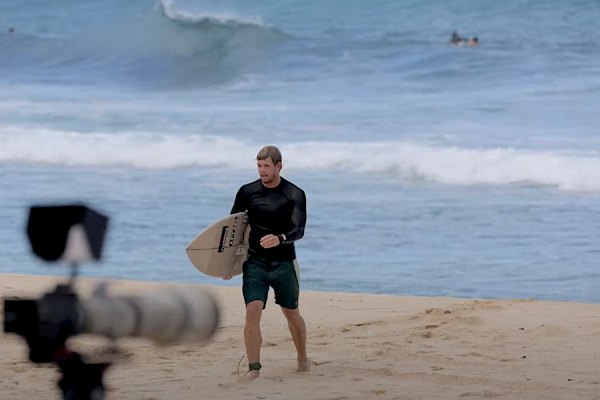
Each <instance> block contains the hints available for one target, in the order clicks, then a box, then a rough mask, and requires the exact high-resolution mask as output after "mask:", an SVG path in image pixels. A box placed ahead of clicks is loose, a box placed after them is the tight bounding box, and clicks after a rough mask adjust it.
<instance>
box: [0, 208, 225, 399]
mask: <svg viewBox="0 0 600 400" xmlns="http://www.w3.org/2000/svg"><path fill="white" fill-rule="evenodd" d="M108 220H109V219H108V217H106V216H104V215H103V214H101V213H99V212H97V211H94V210H92V209H90V208H88V207H87V206H85V205H81V204H74V205H52V206H33V207H31V209H30V213H29V220H28V223H27V236H28V237H29V241H30V243H31V248H32V251H33V253H34V254H36V255H37V256H38V257H40V258H41V259H43V260H45V261H48V262H61V261H62V262H65V263H68V264H70V266H71V278H70V280H69V281H68V282H66V283H64V284H59V285H57V286H56V287H55V288H54V290H52V291H50V292H48V293H45V294H43V295H42V296H41V297H40V298H38V299H4V331H5V332H9V333H15V334H18V335H20V336H22V337H24V338H25V340H26V341H27V344H28V346H29V359H30V360H31V361H33V362H35V363H49V362H54V363H57V365H58V367H59V368H60V370H61V371H62V373H63V377H62V379H61V380H60V381H59V386H60V388H61V389H62V391H63V398H65V399H72V400H76V399H102V398H103V396H104V386H103V384H102V375H103V372H104V370H105V369H106V368H107V367H108V365H109V364H107V363H99V364H93V363H89V362H87V361H86V360H85V359H84V357H82V356H81V355H80V354H78V353H76V352H73V351H71V350H69V348H68V347H67V340H68V339H69V338H70V337H72V336H75V335H79V334H92V335H101V336H104V337H106V338H109V339H118V338H121V337H140V338H147V339H150V340H153V341H155V342H156V343H157V344H176V343H183V342H191V341H206V340H208V339H209V338H210V337H211V336H212V335H213V334H214V333H215V331H216V330H217V328H218V325H219V307H218V304H217V302H216V300H215V298H214V297H213V296H212V295H211V294H210V293H209V292H207V291H205V290H203V289H201V288H190V287H186V288H182V287H176V286H165V287H163V288H160V287H159V288H157V289H155V290H153V291H152V292H151V293H145V294H137V295H119V296H111V295H109V293H108V291H107V289H106V285H105V284H100V285H99V286H98V287H97V288H96V290H94V292H93V294H92V295H90V296H87V297H82V296H80V295H78V294H77V293H76V291H75V281H76V277H77V274H78V268H79V264H80V263H83V262H88V261H97V260H100V259H101V256H102V248H103V245H104V237H105V234H106V230H107V227H108Z"/></svg>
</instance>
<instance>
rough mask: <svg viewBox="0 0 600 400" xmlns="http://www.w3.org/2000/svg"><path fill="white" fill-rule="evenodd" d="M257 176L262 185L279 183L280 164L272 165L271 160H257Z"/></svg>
mask: <svg viewBox="0 0 600 400" xmlns="http://www.w3.org/2000/svg"><path fill="white" fill-rule="evenodd" d="M256 165H257V166H258V175H259V176H260V180H261V181H262V183H263V184H264V185H267V186H268V185H269V184H272V183H279V171H281V163H277V164H273V160H271V158H265V159H264V160H257V162H256Z"/></svg>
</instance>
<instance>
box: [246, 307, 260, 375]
mask: <svg viewBox="0 0 600 400" xmlns="http://www.w3.org/2000/svg"><path fill="white" fill-rule="evenodd" d="M263 306H264V303H263V302H262V301H261V300H254V301H251V302H250V303H248V304H247V305H246V324H245V325H244V344H245V345H246V357H248V364H254V363H260V346H261V345H262V335H261V333H260V317H261V316H262V310H263ZM259 374H260V372H259V370H258V369H256V370H251V371H249V372H248V374H247V375H246V377H247V378H249V379H255V378H257V377H258V375H259Z"/></svg>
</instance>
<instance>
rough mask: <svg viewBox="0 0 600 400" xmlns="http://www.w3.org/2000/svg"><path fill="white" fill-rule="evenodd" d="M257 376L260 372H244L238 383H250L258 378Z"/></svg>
mask: <svg viewBox="0 0 600 400" xmlns="http://www.w3.org/2000/svg"><path fill="white" fill-rule="evenodd" d="M259 376H260V371H258V370H250V371H248V372H246V373H245V374H244V375H243V376H242V377H241V378H240V381H241V382H252V381H253V380H255V379H256V378H258V377H259Z"/></svg>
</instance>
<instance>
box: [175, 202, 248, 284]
mask: <svg viewBox="0 0 600 400" xmlns="http://www.w3.org/2000/svg"><path fill="white" fill-rule="evenodd" d="M249 236H250V225H249V224H248V215H247V214H246V213H245V212H240V213H236V214H231V215H228V216H227V217H225V218H222V219H220V220H218V221H215V222H213V223H212V224H211V225H209V226H208V227H207V228H206V229H204V230H203V231H202V232H200V233H199V234H198V236H196V237H195V238H194V239H193V240H192V241H191V242H190V243H189V244H188V245H187V247H186V248H185V252H186V254H187V256H188V258H189V259H190V261H191V262H192V265H194V267H196V268H197V269H198V270H199V271H200V272H202V273H204V274H206V275H209V276H214V277H219V278H220V277H223V276H225V275H239V274H241V273H242V265H243V264H244V261H246V257H247V256H248V237H249Z"/></svg>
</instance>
